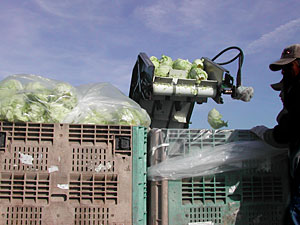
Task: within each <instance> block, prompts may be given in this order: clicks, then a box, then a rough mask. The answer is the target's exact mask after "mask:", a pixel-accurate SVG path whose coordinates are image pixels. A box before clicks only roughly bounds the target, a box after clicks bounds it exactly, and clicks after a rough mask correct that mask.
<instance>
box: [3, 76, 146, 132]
mask: <svg viewBox="0 0 300 225" xmlns="http://www.w3.org/2000/svg"><path fill="white" fill-rule="evenodd" d="M0 120H4V121H10V122H37V123H89V124H120V125H135V126H139V125H142V126H149V125H150V117H149V115H148V114H147V112H146V111H145V110H144V109H142V108H141V107H140V106H139V105H138V104H137V103H136V102H134V101H133V100H132V99H130V98H128V97H127V96H125V95H124V94H123V93H121V92H120V91H119V90H118V89H117V88H115V87H113V86H112V85H110V84H108V83H96V84H91V85H81V86H79V87H73V86H72V85H70V84H69V83H66V82H61V81H57V80H52V79H47V78H44V77H41V76H37V75H32V74H20V75H11V76H9V77H7V78H6V79H4V80H2V81H1V82H0Z"/></svg>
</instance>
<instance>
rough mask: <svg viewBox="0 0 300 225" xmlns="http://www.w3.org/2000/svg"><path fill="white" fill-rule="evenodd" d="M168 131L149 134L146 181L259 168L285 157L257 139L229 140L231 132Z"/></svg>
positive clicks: (282, 151) (283, 152)
mask: <svg viewBox="0 0 300 225" xmlns="http://www.w3.org/2000/svg"><path fill="white" fill-rule="evenodd" d="M165 131H166V130H165ZM169 131H170V132H164V131H162V130H160V129H157V130H152V131H151V133H150V152H149V157H150V160H149V161H150V166H149V167H148V179H149V180H152V181H159V180H164V179H169V180H178V179H182V178H188V177H198V176H206V175H214V174H218V173H224V172H229V171H236V170H242V169H250V168H255V167H257V168H258V167H261V166H263V165H262V164H266V163H268V162H270V160H271V159H272V158H275V157H276V156H279V155H282V157H280V156H279V157H276V159H280V158H282V159H283V158H284V157H285V156H286V155H287V149H286V148H281V149H278V148H274V147H272V146H270V145H268V144H266V143H265V142H263V141H261V140H259V139H253V140H247V138H244V139H243V138H237V139H235V140H231V137H232V134H233V132H234V130H216V131H210V130H204V129H203V130H182V133H180V132H175V133H172V131H171V130H169ZM177 131H178V130H177ZM248 133H250V131H248ZM236 140H237V141H236ZM249 161H255V162H257V163H247V162H249Z"/></svg>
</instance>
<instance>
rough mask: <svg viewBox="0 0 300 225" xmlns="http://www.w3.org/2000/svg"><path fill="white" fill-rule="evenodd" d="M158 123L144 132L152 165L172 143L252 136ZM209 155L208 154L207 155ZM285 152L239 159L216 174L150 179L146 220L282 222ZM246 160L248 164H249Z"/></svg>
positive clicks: (184, 224) (184, 148)
mask: <svg viewBox="0 0 300 225" xmlns="http://www.w3.org/2000/svg"><path fill="white" fill-rule="evenodd" d="M200 131H201V130H192V129H160V130H152V131H151V132H150V135H149V137H150V138H149V141H150V146H151V150H155V151H151V153H149V159H150V160H148V161H149V163H150V164H151V165H155V164H157V163H159V162H162V161H164V160H165V159H166V154H168V152H170V150H171V148H172V147H174V146H175V145H177V147H178V149H180V154H182V155H184V154H187V153H189V151H190V150H191V147H192V146H195V145H196V146H198V147H200V149H201V148H203V147H205V146H217V145H222V144H226V143H229V142H236V141H254V140H256V139H257V138H256V137H255V136H254V135H253V134H252V133H251V132H250V131H248V130H228V131H225V130H224V132H222V131H221V132H215V133H214V132H212V133H211V135H209V136H207V135H206V137H204V136H205V135H200V133H201V132H200ZM261 150H262V151H263V150H264V149H261ZM212 157H213V156H212ZM286 160H287V157H286V156H284V157H282V155H281V156H278V157H275V158H272V159H268V160H252V161H250V160H249V161H246V162H244V167H245V168H246V169H243V170H237V171H231V172H225V173H219V174H216V175H209V176H201V177H193V178H183V179H180V180H162V181H151V182H150V184H149V189H150V196H149V204H150V206H149V221H148V222H149V224H157V225H158V224H161V225H167V224H170V225H188V224H197V225H198V224H199V225H200V224H201V225H202V224H203V225H204V224H205V225H206V224H209V225H212V224H213V225H224V224H226V225H245V224H247V225H256V224H259V225H270V224H272V225H283V224H285V223H284V216H285V212H286V210H287V204H288V201H289V183H288V168H287V165H288V164H287V163H286ZM246 164H253V165H252V166H250V165H246Z"/></svg>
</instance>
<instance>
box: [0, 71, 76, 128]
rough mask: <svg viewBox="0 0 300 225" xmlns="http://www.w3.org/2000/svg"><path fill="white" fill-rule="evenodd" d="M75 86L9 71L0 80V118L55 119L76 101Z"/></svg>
mask: <svg viewBox="0 0 300 225" xmlns="http://www.w3.org/2000/svg"><path fill="white" fill-rule="evenodd" d="M77 103H78V98H77V94H76V90H75V88H74V87H72V86H71V85H70V84H68V83H66V82H60V81H55V80H50V79H47V78H44V77H41V76H36V75H32V74H20V75H11V76H9V77H7V78H6V79H4V80H2V81H1V82H0V119H1V120H5V121H10V122H39V123H57V122H61V121H63V119H64V117H65V116H66V114H68V113H70V112H71V110H72V109H73V108H74V107H75V106H76V105H77Z"/></svg>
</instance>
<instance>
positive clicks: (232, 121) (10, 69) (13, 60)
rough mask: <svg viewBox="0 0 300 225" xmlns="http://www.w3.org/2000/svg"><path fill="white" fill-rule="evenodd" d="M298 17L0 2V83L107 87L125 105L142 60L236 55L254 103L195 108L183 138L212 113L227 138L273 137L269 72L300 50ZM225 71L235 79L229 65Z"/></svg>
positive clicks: (201, 4)
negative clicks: (39, 80)
mask: <svg viewBox="0 0 300 225" xmlns="http://www.w3.org/2000/svg"><path fill="white" fill-rule="evenodd" d="M299 12H300V4H299V0H273V1H271V0H264V1H261V0H251V1H250V0H245V1H240V0H226V1H223V0H180V1H177V0H159V1H157V0H154V1H145V0H126V1H120V0H119V1H113V0H111V1H108V0H106V1H104V0H51V1H50V0H48V1H46V0H28V1H21V0H14V1H2V2H1V7H0V32H1V38H0V40H1V41H0V65H1V66H0V79H3V78H5V77H6V76H9V75H12V74H19V73H25V74H27V73H28V74H37V75H41V76H44V77H47V78H52V79H57V80H62V81H66V82H69V83H71V84H72V85H81V84H86V83H95V82H109V83H111V84H113V85H114V86H116V87H117V88H119V89H120V90H121V91H122V92H123V93H124V94H126V95H128V92H129V86H130V80H131V73H132V69H133V66H134V64H135V61H136V58H137V55H138V54H139V53H140V52H145V53H146V54H147V55H148V56H152V55H154V56H157V57H160V56H161V55H162V54H165V55H168V56H170V57H172V58H173V59H177V58H184V59H189V60H190V61H193V60H194V59H196V58H201V57H202V56H205V57H208V58H212V57H214V56H215V55H216V54H217V53H219V52H220V51H221V50H223V49H225V48H227V47H229V46H238V47H240V48H242V49H243V51H244V54H245V59H244V65H243V68H242V84H243V85H244V86H251V87H253V88H254V97H253V99H252V100H251V101H250V102H247V103H245V102H242V101H237V100H233V99H231V98H230V96H224V104H222V105H220V104H216V103H215V102H214V101H213V100H212V99H209V100H208V103H204V104H202V105H196V106H195V108H194V111H193V115H192V119H191V122H192V124H191V126H190V128H196V129H202V128H209V125H208V123H207V114H208V112H209V110H211V109H212V108H214V107H215V108H216V109H217V110H218V111H219V112H220V113H221V114H222V115H223V119H224V120H226V121H227V120H228V121H229V128H234V129H244V128H246V129H247V128H251V127H253V126H256V125H265V126H268V127H273V126H274V125H275V124H276V120H275V118H276V115H277V113H278V112H279V111H280V109H281V102H280V99H279V97H278V94H279V93H276V92H275V91H273V90H272V89H271V88H270V86H269V85H270V84H271V83H273V82H277V81H279V80H280V79H281V76H282V75H281V74H280V72H272V71H270V70H269V68H268V66H269V64H270V63H271V62H273V61H275V60H277V59H278V58H279V57H280V54H281V51H282V49H283V48H284V47H286V46H288V45H291V44H294V43H300V38H299V37H300V16H299ZM231 56H232V55H231ZM226 57H229V58H230V54H229V55H227V56H226V55H225V56H224V59H226ZM229 58H228V59H229ZM227 68H228V69H229V70H230V72H231V74H232V75H233V76H235V75H236V69H237V63H232V64H231V65H230V66H229V67H227Z"/></svg>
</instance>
